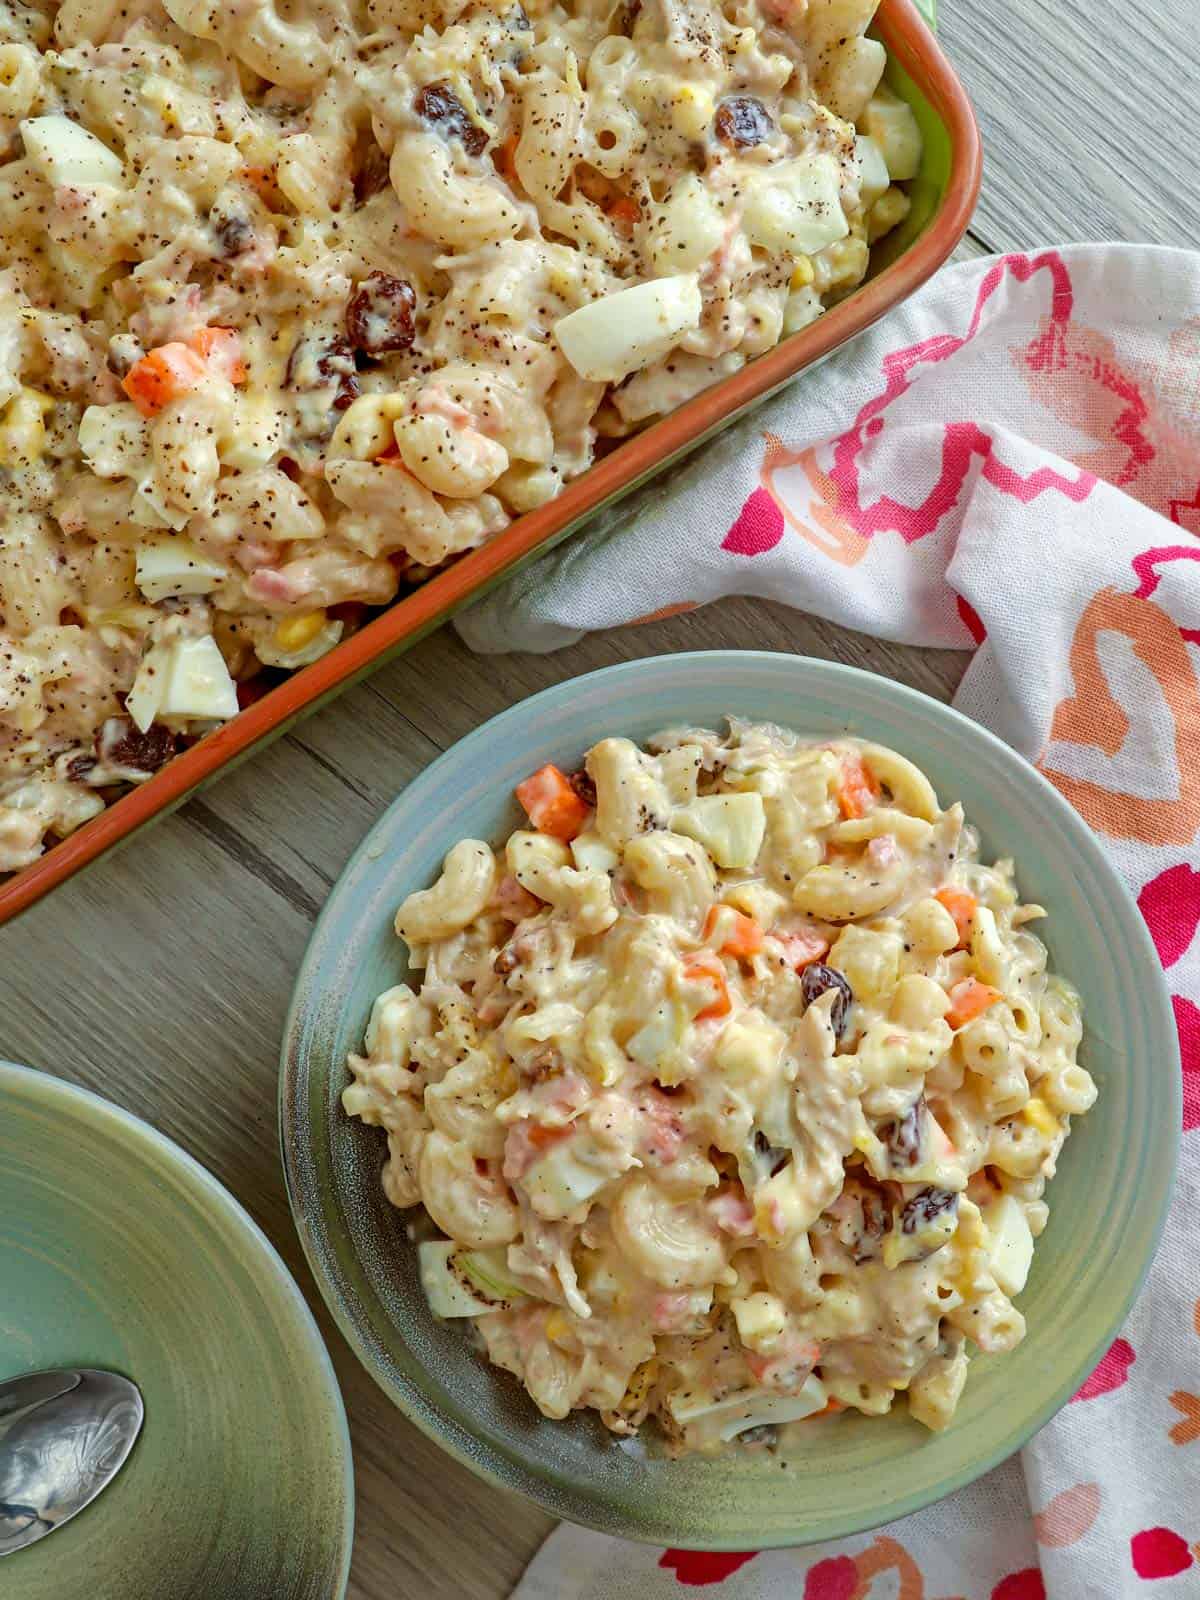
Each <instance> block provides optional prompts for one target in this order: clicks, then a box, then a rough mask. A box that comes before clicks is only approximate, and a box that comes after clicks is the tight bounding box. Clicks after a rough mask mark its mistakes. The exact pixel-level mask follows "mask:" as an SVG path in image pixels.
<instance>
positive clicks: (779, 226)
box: [742, 151, 850, 255]
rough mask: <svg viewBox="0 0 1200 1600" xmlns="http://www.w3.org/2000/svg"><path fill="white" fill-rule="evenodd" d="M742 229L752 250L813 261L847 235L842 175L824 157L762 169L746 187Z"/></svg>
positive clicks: (824, 154) (830, 158) (823, 154)
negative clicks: (814, 255)
mask: <svg viewBox="0 0 1200 1600" xmlns="http://www.w3.org/2000/svg"><path fill="white" fill-rule="evenodd" d="M742 227H743V228H744V230H745V233H746V237H747V238H748V239H749V240H750V243H751V244H757V245H761V246H762V248H763V249H764V250H770V251H772V252H774V253H777V254H786V255H811V254H812V253H813V252H814V251H817V250H823V249H824V248H825V246H826V245H829V244H833V243H834V242H835V240H837V239H844V238H845V237H846V235H847V234H848V233H849V232H850V224H849V223H848V222H847V221H846V213H845V212H844V211H843V209H842V185H841V174H840V171H839V168H838V163H837V161H836V159H835V158H834V157H833V156H831V155H830V154H829V153H828V152H827V151H819V152H818V153H817V154H815V155H808V156H798V157H796V159H795V160H792V161H781V162H779V164H778V165H777V166H773V167H771V168H769V169H766V168H764V169H763V171H762V172H761V173H758V174H757V175H756V177H755V180H754V182H753V184H751V185H750V186H749V192H748V194H747V196H746V204H745V209H744V211H743V213H742Z"/></svg>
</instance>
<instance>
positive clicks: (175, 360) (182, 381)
mask: <svg viewBox="0 0 1200 1600" xmlns="http://www.w3.org/2000/svg"><path fill="white" fill-rule="evenodd" d="M205 372H206V368H205V365H204V363H203V361H201V359H200V357H199V356H198V355H197V354H196V352H195V351H194V350H189V348H188V347H187V345H186V344H179V343H175V342H173V343H171V344H160V345H159V346H158V348H157V349H156V350H148V351H147V352H146V354H145V355H144V356H143V357H142V359H141V360H140V361H135V362H134V364H133V365H132V366H131V367H130V369H129V371H128V372H127V373H126V374H125V376H124V377H123V378H122V379H121V387H122V389H124V391H125V393H126V394H127V395H128V396H129V398H130V399H131V400H132V401H133V403H134V405H135V406H136V407H137V408H138V410H139V411H140V412H141V413H142V415H143V416H144V417H153V416H157V414H158V413H159V412H160V411H161V410H162V409H163V407H164V406H167V405H170V403H171V401H172V400H178V398H179V396H180V395H181V394H186V393H187V391H188V390H189V389H194V388H195V387H196V385H197V384H198V383H201V382H203V380H204V376H205Z"/></svg>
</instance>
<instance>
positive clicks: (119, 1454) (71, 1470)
mask: <svg viewBox="0 0 1200 1600" xmlns="http://www.w3.org/2000/svg"><path fill="white" fill-rule="evenodd" d="M144 1415H145V1408H144V1407H143V1405H142V1396H141V1393H140V1391H139V1389H138V1387H137V1385H136V1384H134V1383H130V1381H129V1379H128V1378H122V1377H121V1376H120V1375H119V1374H118V1373H115V1372H101V1371H100V1370H99V1369H98V1368H94V1367H80V1368H72V1367H60V1368H57V1369H56V1370H54V1371H52V1372H27V1373H25V1374H23V1375H22V1376H21V1377H19V1378H10V1379H8V1381H7V1382H5V1383H0V1556H6V1555H11V1554H12V1552H13V1551H14V1550H23V1549H24V1548H25V1546H26V1545H29V1544H34V1543H35V1542H36V1541H37V1540H38V1539H44V1538H45V1537H46V1535H47V1534H48V1533H53V1532H54V1530H55V1529H56V1528H61V1527H62V1525H63V1523H64V1522H66V1521H68V1520H69V1519H70V1518H71V1517H73V1516H74V1515H75V1513H76V1512H77V1511H82V1510H83V1508H84V1506H86V1505H90V1504H91V1502H92V1501H93V1500H94V1499H95V1498H96V1496H97V1495H98V1494H99V1493H100V1491H101V1490H102V1489H106V1488H107V1487H108V1485H109V1484H110V1483H111V1482H112V1480H113V1478H114V1477H116V1475H117V1473H118V1472H119V1471H120V1470H121V1468H122V1467H123V1466H124V1465H125V1462H126V1460H127V1458H128V1456H129V1452H130V1451H131V1450H132V1449H133V1442H134V1440H135V1439H136V1438H137V1436H138V1433H139V1432H140V1430H141V1426H142V1418H143V1416H144Z"/></svg>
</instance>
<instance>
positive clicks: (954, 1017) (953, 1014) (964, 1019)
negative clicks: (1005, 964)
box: [946, 978, 1002, 1028]
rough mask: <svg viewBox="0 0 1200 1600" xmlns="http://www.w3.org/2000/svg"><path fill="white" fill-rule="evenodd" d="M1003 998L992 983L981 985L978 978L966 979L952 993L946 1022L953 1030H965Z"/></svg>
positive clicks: (957, 984)
mask: <svg viewBox="0 0 1200 1600" xmlns="http://www.w3.org/2000/svg"><path fill="white" fill-rule="evenodd" d="M1001 998H1002V996H1001V994H1000V991H999V989H993V988H992V986H991V984H990V983H980V981H979V979H978V978H964V979H963V981H962V982H961V983H956V984H955V985H954V987H953V989H951V991H950V1009H949V1011H947V1013H946V1021H947V1022H948V1023H949V1024H950V1026H951V1027H952V1028H964V1027H966V1025H967V1023H968V1022H972V1021H974V1019H975V1018H976V1017H978V1016H979V1015H981V1013H983V1012H984V1011H986V1010H987V1008H988V1007H989V1006H994V1005H995V1004H996V1001H997V1000H999V999H1001Z"/></svg>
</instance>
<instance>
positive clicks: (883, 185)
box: [854, 133, 892, 211]
mask: <svg viewBox="0 0 1200 1600" xmlns="http://www.w3.org/2000/svg"><path fill="white" fill-rule="evenodd" d="M854 146H855V150H856V151H857V154H858V188H859V193H860V194H861V195H862V203H863V210H864V211H869V210H870V209H871V207H872V206H873V205H874V204H875V202H876V200H878V199H879V198H880V197H881V196H882V195H885V194H886V193H887V191H888V189H889V188H890V187H891V182H892V177H891V173H890V172H889V171H888V165H887V162H886V161H885V160H884V157H883V151H882V150H881V149H880V147H879V146H878V145H877V144H876V142H875V140H874V139H871V138H869V137H868V136H867V135H866V134H865V133H860V134H859V136H858V138H857V139H856V140H855V141H854Z"/></svg>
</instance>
